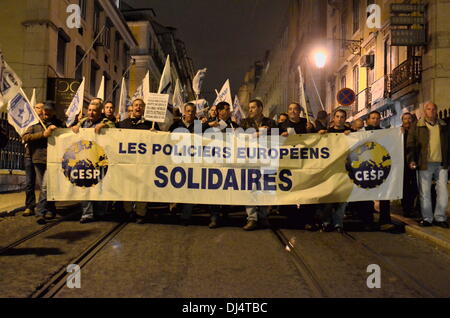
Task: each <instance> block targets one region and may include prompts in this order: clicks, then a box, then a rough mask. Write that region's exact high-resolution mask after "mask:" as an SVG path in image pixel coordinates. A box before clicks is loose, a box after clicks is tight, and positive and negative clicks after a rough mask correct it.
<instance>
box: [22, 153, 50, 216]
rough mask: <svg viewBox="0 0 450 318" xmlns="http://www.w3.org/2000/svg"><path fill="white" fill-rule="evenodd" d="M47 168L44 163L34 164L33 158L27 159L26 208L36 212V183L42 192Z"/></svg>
mask: <svg viewBox="0 0 450 318" xmlns="http://www.w3.org/2000/svg"><path fill="white" fill-rule="evenodd" d="M45 168H46V165H45V164H44V163H33V161H32V160H31V158H25V178H26V179H25V182H26V187H25V206H26V208H27V209H31V210H34V208H35V207H36V194H35V190H36V181H37V183H38V184H39V187H40V188H41V191H42V183H43V182H42V181H43V178H44V173H45Z"/></svg>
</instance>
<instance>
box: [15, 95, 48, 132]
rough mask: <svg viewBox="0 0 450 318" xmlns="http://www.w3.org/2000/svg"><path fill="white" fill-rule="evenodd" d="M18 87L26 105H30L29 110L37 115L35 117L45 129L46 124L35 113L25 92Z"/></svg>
mask: <svg viewBox="0 0 450 318" xmlns="http://www.w3.org/2000/svg"><path fill="white" fill-rule="evenodd" d="M19 89H20V92H21V93H22V95H23V97H25V100H26V101H27V103H28V105H30V108H31V111H32V112H33V114H34V115H35V116H36V117H37V119H38V120H39V122H40V123H41V125H42V127H44V129H45V130H47V126H46V125H45V124H44V122H43V121H42V119H41V117H39V115H38V114H37V113H36V110H35V109H34V107H33V106H31V103H30V101H29V100H28V97H27V95H26V94H25V92H24V91H23V89H22V87H20V88H19Z"/></svg>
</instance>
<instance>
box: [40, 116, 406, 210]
mask: <svg viewBox="0 0 450 318" xmlns="http://www.w3.org/2000/svg"><path fill="white" fill-rule="evenodd" d="M197 125H198V126H199V127H197V128H198V129H199V130H200V134H197V133H194V134H189V133H182V131H180V132H179V133H177V132H175V133H167V132H152V131H148V130H132V129H129V130H128V129H127V130H121V129H106V130H105V132H104V133H103V134H96V133H95V131H94V129H81V130H80V132H79V133H78V134H74V133H73V132H72V131H71V130H70V129H58V130H56V131H55V133H54V134H53V135H52V137H51V138H49V143H48V157H47V158H48V159H47V171H48V194H47V198H48V199H49V200H56V201H73V200H80V201H85V200H95V201H140V202H173V203H192V204H226V205H258V206H261V205H263V206H264V205H291V204H292V205H294V204H317V203H319V204H320V203H335V202H353V201H372V200H397V199H400V198H401V197H402V192H403V168H404V167H403V166H404V158H403V135H402V133H401V130H400V129H399V128H395V129H385V130H377V131H362V132H357V133H351V134H350V135H348V136H346V135H344V134H325V135H319V134H303V135H294V136H289V137H287V138H285V137H279V136H277V135H271V136H262V135H260V136H259V137H255V134H254V132H255V131H254V130H253V133H251V132H250V131H248V132H245V133H244V132H243V131H242V132H238V131H236V133H235V134H223V133H212V134H203V135H202V134H201V123H198V122H197ZM194 130H195V127H194ZM184 131H185V130H184ZM336 145H339V147H336Z"/></svg>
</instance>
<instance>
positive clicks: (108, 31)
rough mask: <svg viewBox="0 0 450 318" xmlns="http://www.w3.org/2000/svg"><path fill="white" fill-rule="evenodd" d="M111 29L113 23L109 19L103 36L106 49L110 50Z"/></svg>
mask: <svg viewBox="0 0 450 318" xmlns="http://www.w3.org/2000/svg"><path fill="white" fill-rule="evenodd" d="M111 27H112V23H111V21H110V20H109V19H107V20H106V25H105V33H104V34H103V36H104V39H105V47H106V48H108V49H109V48H110V47H111Z"/></svg>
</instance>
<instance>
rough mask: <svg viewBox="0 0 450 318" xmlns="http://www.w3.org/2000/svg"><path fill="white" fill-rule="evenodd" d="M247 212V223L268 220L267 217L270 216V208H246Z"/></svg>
mask: <svg viewBox="0 0 450 318" xmlns="http://www.w3.org/2000/svg"><path fill="white" fill-rule="evenodd" d="M245 212H247V221H259V220H263V219H267V215H269V207H268V206H259V207H258V206H247V207H245Z"/></svg>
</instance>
